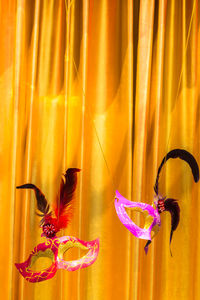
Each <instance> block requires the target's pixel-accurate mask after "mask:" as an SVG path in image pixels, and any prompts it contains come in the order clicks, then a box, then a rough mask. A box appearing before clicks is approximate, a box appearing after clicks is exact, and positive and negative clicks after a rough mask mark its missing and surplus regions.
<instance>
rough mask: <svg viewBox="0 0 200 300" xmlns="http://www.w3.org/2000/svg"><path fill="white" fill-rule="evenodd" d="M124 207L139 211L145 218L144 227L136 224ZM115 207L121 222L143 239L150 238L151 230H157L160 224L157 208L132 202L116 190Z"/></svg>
mask: <svg viewBox="0 0 200 300" xmlns="http://www.w3.org/2000/svg"><path fill="white" fill-rule="evenodd" d="M125 208H130V209H131V210H134V211H137V212H141V213H142V214H143V216H144V219H145V225H144V228H141V227H139V226H137V225H136V224H135V223H134V222H133V221H132V220H131V219H130V218H129V216H128V214H127V213H126V210H125ZM115 209H116V212H117V215H118V217H119V219H120V221H121V222H122V224H123V225H124V226H125V227H126V228H127V229H128V230H129V231H130V232H131V233H132V234H133V235H134V236H136V237H138V238H140V239H144V240H151V231H152V229H153V230H154V232H155V233H157V232H158V230H159V226H160V214H159V212H158V210H157V208H153V206H151V205H149V204H146V203H140V202H132V201H129V200H127V199H126V198H124V197H123V196H122V195H120V193H119V192H118V191H116V197H115Z"/></svg>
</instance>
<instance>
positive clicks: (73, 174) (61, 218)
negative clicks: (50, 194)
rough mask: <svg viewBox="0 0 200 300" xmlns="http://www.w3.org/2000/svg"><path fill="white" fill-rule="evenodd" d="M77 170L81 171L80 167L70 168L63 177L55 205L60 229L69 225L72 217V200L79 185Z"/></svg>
mask: <svg viewBox="0 0 200 300" xmlns="http://www.w3.org/2000/svg"><path fill="white" fill-rule="evenodd" d="M77 172H80V169H77V168H70V169H68V170H67V171H66V173H65V175H64V178H62V179H61V184H60V193H59V196H58V197H57V199H56V205H55V216H56V219H57V229H58V231H59V230H60V229H62V228H65V227H67V225H68V224H69V222H70V220H71V217H72V201H73V199H74V196H75V190H76V186H77Z"/></svg>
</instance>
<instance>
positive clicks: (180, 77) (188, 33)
mask: <svg viewBox="0 0 200 300" xmlns="http://www.w3.org/2000/svg"><path fill="white" fill-rule="evenodd" d="M195 6H196V1H195V0H194V2H193V8H192V13H191V17H190V22H189V27H188V32H187V38H186V44H185V49H184V51H183V58H182V65H181V72H180V76H179V81H178V87H177V92H176V97H175V101H176V100H177V99H178V94H179V90H180V86H181V80H182V76H183V66H184V61H185V57H186V54H187V48H188V43H189V38H190V33H191V28H192V21H193V17H194V11H195ZM173 113H174V111H173V112H172V114H173ZM171 133H172V127H171V125H170V130H169V136H168V139H167V140H168V141H167V145H166V148H167V152H168V149H169V142H170V137H171ZM165 162H166V158H165V161H164V163H165Z"/></svg>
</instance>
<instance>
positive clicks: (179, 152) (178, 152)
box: [154, 149, 199, 195]
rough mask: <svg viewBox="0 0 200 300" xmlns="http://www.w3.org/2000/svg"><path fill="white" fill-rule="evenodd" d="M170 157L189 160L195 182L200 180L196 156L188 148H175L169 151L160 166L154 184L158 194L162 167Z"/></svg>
mask: <svg viewBox="0 0 200 300" xmlns="http://www.w3.org/2000/svg"><path fill="white" fill-rule="evenodd" d="M170 158H180V159H182V160H184V161H185V162H187V163H188V164H189V166H190V168H191V171H192V174H193V177H194V181H195V182H198V181H199V167H198V164H197V161H196V159H195V158H194V156H193V155H192V154H190V153H189V152H188V151H186V150H183V149H174V150H172V151H170V152H168V153H167V155H166V156H165V157H164V158H163V160H162V162H161V164H160V166H159V168H158V173H157V177H156V183H155V185H154V191H155V193H156V195H158V180H159V175H160V172H161V169H162V167H163V165H164V164H165V163H166V161H167V160H168V159H170Z"/></svg>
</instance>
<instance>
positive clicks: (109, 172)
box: [0, 0, 200, 300]
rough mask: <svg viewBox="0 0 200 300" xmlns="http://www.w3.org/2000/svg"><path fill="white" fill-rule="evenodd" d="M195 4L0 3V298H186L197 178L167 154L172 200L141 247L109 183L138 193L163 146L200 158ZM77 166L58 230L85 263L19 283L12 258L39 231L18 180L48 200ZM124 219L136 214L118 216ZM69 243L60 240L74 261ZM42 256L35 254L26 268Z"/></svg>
mask: <svg viewBox="0 0 200 300" xmlns="http://www.w3.org/2000/svg"><path fill="white" fill-rule="evenodd" d="M199 7H200V6H199V1H198V0H192V1H189V0H184V1H169V0H168V1H167V0H160V1H157V0H151V1H149V0H135V1H131V0H123V1H119V0H116V1H114V0H102V1H99V0H48V1H47V0H43V1H40V0H34V1H30V0H8V1H3V0H0V54H1V55H0V92H1V100H0V101H1V105H0V116H1V118H0V134H1V142H0V165H1V173H0V220H1V224H0V238H1V248H0V285H1V286H2V288H1V295H2V299H10V300H11V299H14V300H17V299H21V300H27V299H28V300H32V299H43V300H46V299H48V300H50V299H59V300H64V299H68V298H70V299H74V300H75V299H77V300H86V299H87V300H100V299H104V300H106V299H109V300H110V299H123V300H143V299H148V300H152V299H161V300H167V299H170V298H171V299H179V300H181V299H184V300H185V299H199V297H200V288H199V286H200V271H199V266H200V258H199V254H198V253H199V250H200V243H199V240H200V239H199V235H200V233H199V226H200V218H199V209H200V206H199V204H198V202H199V201H198V198H199V191H200V187H199V186H200V185H199V183H197V184H195V183H194V181H193V178H192V175H191V171H190V169H189V167H188V166H187V165H186V164H185V163H184V162H182V161H181V160H179V159H176V160H170V161H168V162H167V164H166V165H165V167H164V168H163V170H162V173H161V176H160V183H159V189H160V193H161V194H162V195H163V196H165V195H166V196H167V197H171V198H175V199H179V205H180V208H181V216H180V224H179V226H178V228H177V230H176V231H175V232H174V236H173V240H172V245H171V248H172V254H173V257H171V256H170V250H169V236H170V226H171V219H170V214H169V213H167V212H166V213H162V215H161V222H162V225H161V229H160V232H159V234H158V235H157V236H156V238H155V239H153V241H152V243H151V245H150V246H149V252H148V255H145V252H144V246H145V243H146V241H144V240H139V239H137V238H136V237H134V236H133V235H131V233H130V232H129V231H128V230H127V229H126V228H125V227H124V226H123V225H122V224H121V222H120V221H119V219H118V217H117V214H116V212H115V208H114V195H115V190H118V191H119V192H120V193H121V194H122V195H123V196H124V197H126V198H127V199H129V200H132V201H138V202H145V203H149V204H151V203H152V201H153V196H154V191H153V186H154V182H155V178H156V174H157V169H158V166H159V164H160V162H161V160H162V158H163V157H164V155H166V153H167V152H168V151H170V150H172V149H174V148H182V149H185V150H188V151H189V152H191V153H192V154H193V155H194V156H195V158H196V160H197V161H198V162H200V155H199V149H200V130H199V125H200V121H199V120H200V119H199V109H200V106H199V95H200V93H199V91H200V89H199V77H200V76H199V73H200V72H199V70H200V64H199V53H200V52H199V51H200V47H199V45H200V43H199V41H200V34H199V33H200V29H199V24H200V22H199V20H200V18H199ZM70 167H76V168H80V169H81V172H80V174H79V175H78V188H77V195H76V199H75V204H74V211H73V219H72V222H71V224H70V225H69V226H68V228H67V229H66V230H63V231H62V232H61V235H71V236H75V237H77V238H79V239H82V240H86V241H90V240H93V239H96V238H98V237H99V240H100V252H99V256H98V258H97V261H96V262H95V263H94V264H93V265H92V266H90V267H88V268H85V269H82V270H79V271H75V272H67V271H61V270H58V271H57V273H56V275H55V276H54V277H53V278H52V279H51V280H47V281H44V282H41V283H36V284H32V283H29V282H27V281H26V280H25V279H24V278H23V277H22V276H21V275H20V274H19V272H18V271H17V269H16V268H15V265H14V263H17V262H23V261H25V260H26V259H27V258H28V256H29V254H30V252H31V251H32V250H33V248H34V247H35V246H36V245H37V244H38V243H41V242H42V241H44V238H42V237H41V233H42V232H41V228H40V227H39V217H38V216H37V215H36V214H35V211H36V200H35V195H34V193H33V191H30V190H27V191H26V190H16V186H17V185H20V184H24V183H27V182H31V183H33V184H35V185H37V186H38V187H39V188H40V189H41V190H42V191H43V193H44V194H45V195H46V198H47V199H48V200H49V202H50V203H51V204H52V203H53V201H54V199H55V196H56V194H57V193H58V189H59V185H60V179H61V176H62V174H63V173H64V172H65V170H66V169H67V168H70ZM130 216H131V218H132V219H133V220H134V222H135V223H136V224H138V225H141V226H142V224H143V219H142V216H141V215H140V214H134V213H130ZM83 253H84V252H83V251H77V250H74V251H73V250H71V252H70V251H69V253H67V254H65V258H66V259H68V260H70V259H75V258H77V257H80V256H81V255H83ZM48 264H49V261H47V260H42V259H41V258H40V259H39V260H38V263H37V264H36V266H35V270H39V269H41V268H45V267H47V265H48Z"/></svg>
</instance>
